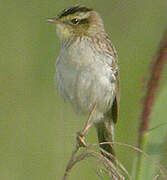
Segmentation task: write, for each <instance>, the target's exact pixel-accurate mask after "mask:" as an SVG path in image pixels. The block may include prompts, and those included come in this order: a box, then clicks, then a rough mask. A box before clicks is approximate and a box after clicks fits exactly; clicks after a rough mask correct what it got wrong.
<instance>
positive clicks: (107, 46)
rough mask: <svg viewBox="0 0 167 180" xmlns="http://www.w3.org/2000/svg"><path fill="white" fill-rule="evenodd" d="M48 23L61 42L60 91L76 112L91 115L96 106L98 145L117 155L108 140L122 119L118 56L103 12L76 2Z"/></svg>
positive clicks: (57, 82) (57, 76)
mask: <svg viewBox="0 0 167 180" xmlns="http://www.w3.org/2000/svg"><path fill="white" fill-rule="evenodd" d="M47 22H49V23H53V24H55V27H56V28H55V29H56V32H57V35H58V37H59V39H60V44H61V45H60V50H59V55H58V57H57V59H56V66H55V69H56V74H55V84H56V87H57V89H58V92H59V93H60V95H61V96H62V97H63V99H64V100H65V101H66V102H68V103H70V104H71V105H72V107H73V109H74V111H75V112H76V113H77V114H83V115H88V114H89V113H90V112H91V111H92V109H93V107H95V110H94V113H93V115H92V119H93V122H94V125H95V127H96V131H97V137H98V141H99V146H100V147H101V148H102V149H103V150H105V151H106V152H107V153H110V154H112V155H114V154H115V151H114V147H113V144H111V143H110V144H107V143H106V144H105V142H112V143H113V141H114V126H115V124H116V122H117V120H118V118H119V101H120V100H119V99H120V98H119V97H120V95H119V94H120V93H119V89H120V88H119V67H118V55H117V52H116V50H115V47H114V46H113V45H112V43H111V40H110V38H109V36H108V35H107V33H106V31H105V28H104V23H103V20H102V18H101V16H100V14H99V13H98V12H97V11H95V10H94V9H92V8H88V7H86V6H82V5H76V6H71V7H69V8H66V9H64V10H63V11H61V12H60V13H59V14H58V15H57V16H55V17H53V18H48V19H47ZM102 143H104V144H102ZM102 154H104V153H102ZM106 156H107V155H106ZM107 158H110V157H109V156H108V157H107Z"/></svg>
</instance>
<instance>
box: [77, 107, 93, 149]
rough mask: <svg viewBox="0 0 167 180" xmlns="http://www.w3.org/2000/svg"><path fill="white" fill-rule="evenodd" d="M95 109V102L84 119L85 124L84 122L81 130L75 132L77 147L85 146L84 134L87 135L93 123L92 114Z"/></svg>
mask: <svg viewBox="0 0 167 180" xmlns="http://www.w3.org/2000/svg"><path fill="white" fill-rule="evenodd" d="M95 109H96V104H95V105H94V106H93V108H92V110H91V111H90V113H89V116H88V119H87V121H86V124H85V126H84V128H83V130H82V131H80V132H77V142H78V145H79V147H86V146H87V144H86V142H85V136H86V135H87V133H88V130H89V128H90V127H91V126H92V124H93V118H92V116H93V114H94V112H95Z"/></svg>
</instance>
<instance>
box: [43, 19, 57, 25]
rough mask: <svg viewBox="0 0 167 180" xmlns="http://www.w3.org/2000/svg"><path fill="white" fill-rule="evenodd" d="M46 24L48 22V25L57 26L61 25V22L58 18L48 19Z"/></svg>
mask: <svg viewBox="0 0 167 180" xmlns="http://www.w3.org/2000/svg"><path fill="white" fill-rule="evenodd" d="M46 22H48V23H55V24H57V23H59V21H58V20H57V18H49V19H46Z"/></svg>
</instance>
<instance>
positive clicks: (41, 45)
mask: <svg viewBox="0 0 167 180" xmlns="http://www.w3.org/2000/svg"><path fill="white" fill-rule="evenodd" d="M75 4H84V5H86V6H88V7H91V8H94V9H96V10H97V11H98V12H99V13H100V14H101V16H102V18H103V19H104V23H105V27H106V31H107V33H108V34H109V35H110V37H111V39H112V42H113V43H114V45H115V46H116V49H117V51H118V55H119V62H120V76H121V107H120V111H121V113H120V120H119V122H118V123H117V126H116V135H115V136H116V137H115V139H116V141H119V142H124V143H128V144H132V145H136V144H137V131H138V125H139V116H140V112H141V101H140V100H141V97H142V96H143V94H144V91H145V90H144V85H143V84H142V82H143V78H144V77H145V79H147V77H148V72H149V67H150V66H149V64H150V62H151V59H152V56H153V55H154V54H155V51H156V49H157V46H158V44H159V42H160V39H161V37H162V34H163V32H164V30H165V28H166V25H167V13H166V12H167V1H166V0H140V1H139V0H112V1H111V0H105V1H102V0H92V1H91V0H90V1H88V0H87V1H83V0H82V1H81V0H80V1H74V0H68V1H67V0H66V1H65V0H47V1H46V0H45V1H44V0H41V1H36V0H29V1H28V0H16V1H12V0H0V179H1V180H48V179H49V180H59V179H61V177H62V175H63V172H64V169H65V165H66V163H67V161H68V159H69V157H70V154H71V151H72V149H73V147H74V144H75V135H76V134H75V133H76V131H78V130H80V129H81V128H82V126H83V124H84V121H85V120H86V117H78V116H77V115H75V114H74V113H73V111H72V109H71V107H70V105H69V104H64V102H63V100H62V99H61V97H60V96H59V94H58V93H57V92H56V91H55V89H54V72H55V61H56V57H57V55H58V52H59V40H58V37H57V35H56V33H55V27H54V25H50V24H46V23H45V19H46V18H48V17H54V16H56V15H57V13H59V12H60V11H61V10H62V9H64V8H66V7H68V6H71V5H75ZM165 76H166V74H163V81H162V82H163V83H161V88H160V92H161V91H162V89H163V92H164V93H165V91H164V88H165V85H164V84H165ZM164 93H163V96H161V93H159V95H158V97H157V98H158V101H157V103H156V106H155V107H159V105H161V106H163V107H164V104H165V103H166V101H165V100H164V99H165V97H166V95H164ZM163 102H164V103H163ZM158 103H159V104H158ZM155 110H156V112H157V111H158V112H157V113H159V114H160V116H158V115H157V113H155V114H156V119H155V118H153V119H155V120H156V121H157V122H158V118H161V119H162V118H165V117H166V116H165V114H166V112H165V111H166V110H165V108H158V110H157V109H156V108H155ZM157 124H158V123H157ZM157 131H158V130H157ZM160 132H161V131H159V133H160ZM88 139H89V141H90V142H93V143H95V142H96V133H95V130H94V128H92V129H91V131H90V133H89V137H88ZM117 157H118V158H119V159H120V161H121V162H122V163H123V164H124V165H125V167H126V168H127V169H128V171H129V172H130V171H131V167H132V164H133V158H134V153H132V151H131V150H129V149H126V148H122V147H117ZM163 161H164V158H163ZM95 173H96V163H94V161H92V160H88V161H84V162H82V163H81V164H79V165H78V166H77V167H75V168H74V170H73V173H72V175H71V178H70V179H73V180H74V179H81V180H85V179H98V177H97V176H96V175H95Z"/></svg>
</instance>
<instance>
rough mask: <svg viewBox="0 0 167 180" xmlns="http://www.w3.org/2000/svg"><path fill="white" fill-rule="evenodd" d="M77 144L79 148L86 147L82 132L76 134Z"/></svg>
mask: <svg viewBox="0 0 167 180" xmlns="http://www.w3.org/2000/svg"><path fill="white" fill-rule="evenodd" d="M77 142H78V145H79V147H87V144H86V142H85V137H84V135H83V133H82V132H77Z"/></svg>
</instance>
